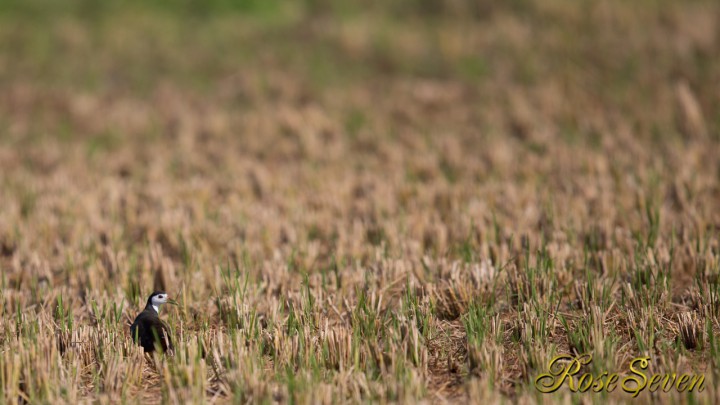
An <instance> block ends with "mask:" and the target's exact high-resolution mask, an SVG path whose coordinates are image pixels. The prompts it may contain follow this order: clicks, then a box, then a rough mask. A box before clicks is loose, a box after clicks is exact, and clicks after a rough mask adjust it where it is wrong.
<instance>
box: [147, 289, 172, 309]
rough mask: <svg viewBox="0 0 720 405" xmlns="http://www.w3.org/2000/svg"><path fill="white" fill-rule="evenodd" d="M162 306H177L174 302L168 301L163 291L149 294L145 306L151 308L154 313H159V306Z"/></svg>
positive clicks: (168, 298)
mask: <svg viewBox="0 0 720 405" xmlns="http://www.w3.org/2000/svg"><path fill="white" fill-rule="evenodd" d="M162 304H171V305H177V303H176V302H175V300H172V299H170V297H169V296H168V295H167V293H166V292H165V291H155V292H153V293H152V294H150V297H149V298H148V301H147V306H148V307H152V308H153V309H154V310H155V312H157V313H160V306H161V305H162Z"/></svg>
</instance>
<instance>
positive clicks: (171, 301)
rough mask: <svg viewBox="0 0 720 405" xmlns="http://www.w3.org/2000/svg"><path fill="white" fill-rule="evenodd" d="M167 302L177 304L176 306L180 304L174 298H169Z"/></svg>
mask: <svg viewBox="0 0 720 405" xmlns="http://www.w3.org/2000/svg"><path fill="white" fill-rule="evenodd" d="M167 303H168V304H170V305H175V306H178V303H177V301H175V300H174V299H170V298H168V300H167Z"/></svg>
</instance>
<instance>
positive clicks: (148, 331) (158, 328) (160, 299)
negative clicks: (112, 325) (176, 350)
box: [130, 291, 177, 353]
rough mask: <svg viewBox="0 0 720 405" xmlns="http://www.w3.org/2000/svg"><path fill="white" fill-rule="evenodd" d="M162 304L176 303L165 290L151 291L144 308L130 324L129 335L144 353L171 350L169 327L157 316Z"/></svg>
mask: <svg viewBox="0 0 720 405" xmlns="http://www.w3.org/2000/svg"><path fill="white" fill-rule="evenodd" d="M163 304H172V305H177V304H176V303H175V301H174V300H171V299H170V297H168V295H167V294H166V293H165V291H155V292H153V293H152V294H150V297H148V300H147V304H146V305H145V309H144V310H143V311H142V312H140V314H139V315H138V316H137V317H136V318H135V322H133V324H132V326H130V336H132V338H133V340H134V341H135V343H137V344H139V345H140V346H142V347H143V349H145V353H152V352H154V351H155V350H156V349H161V350H162V351H163V353H167V352H172V350H173V344H172V337H171V334H172V333H171V331H170V327H169V326H168V324H167V323H165V322H163V321H162V320H161V319H160V316H159V314H160V307H161V306H162V305H163Z"/></svg>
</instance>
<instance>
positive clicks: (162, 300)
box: [152, 294, 168, 307]
mask: <svg viewBox="0 0 720 405" xmlns="http://www.w3.org/2000/svg"><path fill="white" fill-rule="evenodd" d="M167 302H168V295H167V294H158V295H156V296H154V297H152V304H153V306H155V307H159V306H160V305H162V304H166V303H167Z"/></svg>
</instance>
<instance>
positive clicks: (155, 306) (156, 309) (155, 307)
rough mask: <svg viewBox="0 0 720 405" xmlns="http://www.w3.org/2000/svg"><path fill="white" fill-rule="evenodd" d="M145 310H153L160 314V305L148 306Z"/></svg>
mask: <svg viewBox="0 0 720 405" xmlns="http://www.w3.org/2000/svg"><path fill="white" fill-rule="evenodd" d="M145 309H152V310H153V311H155V313H156V314H158V315H159V314H160V305H153V304H147V306H146V307H145Z"/></svg>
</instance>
